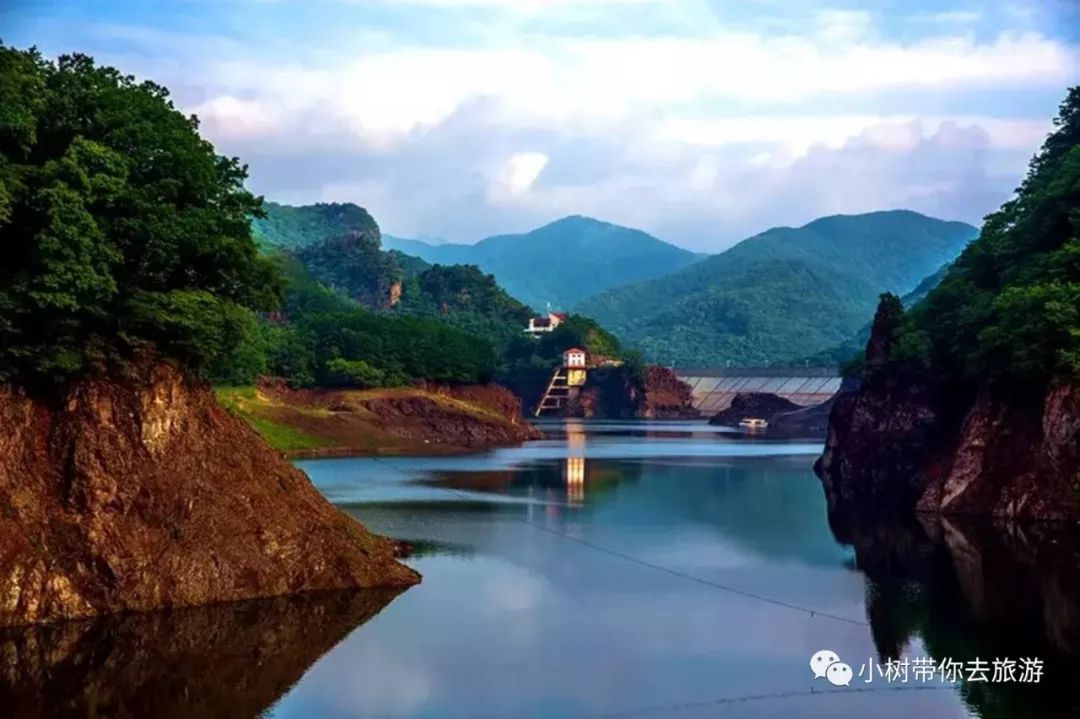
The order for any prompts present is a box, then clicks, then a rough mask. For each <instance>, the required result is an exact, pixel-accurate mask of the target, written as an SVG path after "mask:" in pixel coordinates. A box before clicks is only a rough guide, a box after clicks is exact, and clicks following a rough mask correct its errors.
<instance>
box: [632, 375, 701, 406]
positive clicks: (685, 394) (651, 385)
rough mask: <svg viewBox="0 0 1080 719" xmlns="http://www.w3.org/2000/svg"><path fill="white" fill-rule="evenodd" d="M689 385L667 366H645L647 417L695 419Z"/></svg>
mask: <svg viewBox="0 0 1080 719" xmlns="http://www.w3.org/2000/svg"><path fill="white" fill-rule="evenodd" d="M700 414H701V413H700V412H698V411H697V410H696V409H694V405H693V395H692V391H691V389H690V385H688V384H686V383H685V382H683V381H682V380H681V379H679V375H677V374H675V372H674V370H671V369H668V368H667V367H656V366H649V367H646V368H645V412H644V417H646V418H648V419H696V418H697V417H699V416H700Z"/></svg>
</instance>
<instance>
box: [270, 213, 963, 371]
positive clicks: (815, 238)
mask: <svg viewBox="0 0 1080 719" xmlns="http://www.w3.org/2000/svg"><path fill="white" fill-rule="evenodd" d="M253 224H254V227H255V231H256V236H257V237H258V238H259V240H260V242H261V243H263V244H264V246H268V247H277V248H282V249H285V250H288V251H290V252H293V253H297V254H298V255H300V256H301V257H305V258H306V259H305V261H306V262H307V263H309V264H311V265H312V266H313V268H314V270H315V274H316V275H317V276H319V277H320V278H321V279H322V280H323V281H324V282H328V283H329V284H330V285H331V286H335V287H340V288H342V289H345V290H346V291H347V292H348V294H350V296H354V297H356V298H357V299H360V300H361V301H363V300H364V299H365V298H364V292H363V291H362V288H361V287H360V286H359V285H357V286H355V287H354V286H351V285H354V284H355V281H356V280H357V278H360V277H361V276H362V275H363V276H367V275H368V274H372V275H373V276H377V277H378V278H381V282H380V283H374V282H369V281H367V280H365V281H364V282H362V283H361V284H362V285H363V286H364V287H368V286H369V285H370V291H373V292H375V293H376V295H377V296H378V297H386V289H387V287H385V286H383V285H387V286H388V285H389V284H393V283H395V282H399V281H400V280H401V279H402V277H408V276H419V275H420V274H421V273H422V272H423V271H425V270H426V269H427V267H428V263H430V264H437V265H442V266H444V267H448V266H453V265H476V266H478V267H479V268H481V271H482V272H483V273H490V274H491V275H493V276H494V280H492V281H491V283H492V286H491V287H488V288H487V289H485V291H484V292H485V293H490V292H491V291H493V289H492V288H494V287H495V285H494V284H493V283H494V282H497V283H498V287H500V288H502V289H503V290H505V291H506V292H507V293H508V294H509V295H511V296H512V297H514V298H516V299H517V300H520V301H522V302H525V303H526V304H528V305H531V306H532V307H533V308H534V309H541V308H543V307H545V306H546V305H547V304H548V303H551V305H552V306H553V307H554V308H558V309H569V310H572V311H574V312H576V313H579V314H583V315H586V316H589V317H594V318H595V319H596V320H597V321H599V322H600V323H601V325H603V326H604V327H606V328H608V329H610V330H611V331H613V332H614V333H615V334H616V335H617V336H619V337H620V339H622V340H623V341H624V342H625V344H626V345H628V346H631V347H635V348H637V349H640V350H641V351H642V352H643V353H644V355H645V356H646V358H647V359H649V360H651V361H654V362H661V363H665V364H668V363H672V364H679V365H683V366H689V365H719V364H742V365H764V364H777V363H781V364H782V363H790V362H796V361H797V362H800V363H802V362H804V361H806V358H808V357H809V358H813V361H815V362H819V361H824V362H831V361H832V359H828V358H833V359H835V357H836V356H837V353H838V352H839V353H843V352H846V348H847V347H848V346H849V345H850V344H851V340H852V338H854V337H857V336H858V334H859V332H860V330H862V329H863V328H864V327H865V322H866V317H867V316H868V315H870V314H872V312H873V309H874V307H875V306H876V303H877V298H878V295H879V294H880V293H882V292H886V291H889V292H895V293H896V294H898V295H913V296H914V297H915V298H917V297H919V296H921V295H924V294H925V293H926V291H928V290H929V289H930V288H931V287H933V286H934V285H935V284H936V282H937V280H939V279H940V277H941V274H942V271H943V270H942V268H943V266H944V265H946V264H947V263H949V262H951V261H952V260H954V259H955V258H956V256H957V255H958V254H959V253H960V251H961V250H962V249H963V248H964V246H965V245H966V244H967V243H968V242H969V241H970V240H972V239H974V238H975V236H976V235H977V234H978V230H977V229H976V228H974V227H972V226H971V225H967V224H964V223H962V222H947V221H944V220H938V219H934V218H932V217H927V216H925V215H921V214H918V213H916V212H911V211H907V210H891V211H883V212H871V213H866V214H861V215H837V216H832V217H824V218H821V219H818V220H815V221H813V222H811V223H809V224H807V225H804V226H802V227H776V228H773V229H770V230H767V231H765V232H762V233H761V234H759V235H755V236H754V237H750V238H748V239H746V240H743V241H742V242H739V243H738V244H736V245H735V246H734V247H732V248H730V249H728V250H726V251H725V252H722V253H720V254H717V255H712V256H704V257H703V256H701V255H696V254H694V253H692V252H689V251H687V250H684V249H681V248H678V247H675V246H674V245H670V244H668V243H666V242H663V241H661V240H658V239H656V238H655V237H652V236H650V235H648V234H646V233H644V232H641V231H639V230H634V229H630V228H626V227H620V226H618V225H613V224H610V223H606V222H601V221H599V220H594V219H591V218H587V217H581V216H571V217H566V218H563V219H561V220H557V221H555V222H552V223H550V224H548V225H544V226H543V227H540V228H538V229H536V230H533V231H531V232H527V233H522V234H512V235H498V236H495V237H489V238H487V239H485V240H482V241H480V242H478V243H476V244H475V245H458V244H449V243H447V244H432V243H429V242H425V241H422V240H415V239H407V238H400V237H394V236H388V235H381V234H380V232H379V229H378V225H377V224H376V223H375V221H374V219H372V217H371V216H370V215H369V214H368V213H367V212H366V211H365V210H363V209H362V208H360V207H357V206H356V205H352V204H319V205H310V206H306V207H289V206H287V205H277V204H274V203H267V205H266V217H265V218H260V219H258V220H255V221H254V223H253ZM350 235H351V236H353V239H352V240H342V239H341V238H342V237H344V236H350ZM334 238H337V239H336V242H337V250H334V251H330V248H331V247H333V246H334V245H333V242H334V241H335V239H334ZM361 240H363V242H361ZM364 243H366V245H365V248H361V244H364ZM367 245H370V246H367ZM346 250H347V252H346ZM361 250H362V251H361ZM357 252H360V254H359V255H356V253H357ZM387 255H389V256H390V257H387ZM344 257H350V258H351V259H349V260H348V261H347V262H346V261H345V260H344V259H343V258H344ZM365 258H366V259H365ZM391 258H392V262H391ZM384 264H386V265H387V267H390V265H393V266H394V268H397V269H394V272H389V271H384V270H385V269H386V268H382V266H383V265H384ZM346 266H348V269H347V270H346ZM380 268H382V269H380ZM402 270H403V271H404V272H402ZM341 272H345V273H346V274H347V275H348V278H344V277H337V276H336V275H337V274H340V273H341ZM454 277H455V278H458V276H457V275H454ZM461 277H464V275H462V276H461ZM345 279H349V280H350V282H346V281H345ZM369 279H370V278H369ZM458 279H460V278H458ZM440 282H441V281H440ZM483 282H487V281H485V280H482V275H480V274H478V275H477V276H476V277H470V279H469V280H468V282H466V283H465V284H467V285H469V286H470V288H471V289H473V290H475V289H477V288H478V287H480V285H481V284H483ZM408 285H409V283H408V282H406V287H405V299H406V300H409V299H410V295H416V293H417V288H416V287H413V288H412V292H411V293H410V292H409V289H410V288H409V286H408ZM463 287H464V285H462V286H461V287H459V288H458V289H459V290H463ZM369 299H370V298H369ZM913 301H914V300H913ZM369 304H370V302H369ZM410 304H411V303H410V302H406V305H410ZM496 304H500V305H505V304H506V302H500V303H496ZM512 314H514V315H515V316H517V315H518V314H520V311H519V310H517V311H515V312H514V313H512ZM506 336H509V335H508V331H507V335H506ZM503 341H505V339H504V340H503Z"/></svg>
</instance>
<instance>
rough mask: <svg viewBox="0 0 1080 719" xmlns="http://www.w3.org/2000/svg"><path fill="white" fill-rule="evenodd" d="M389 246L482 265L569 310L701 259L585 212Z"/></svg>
mask: <svg viewBox="0 0 1080 719" xmlns="http://www.w3.org/2000/svg"><path fill="white" fill-rule="evenodd" d="M383 246H384V247H385V248H386V249H389V250H398V251H400V252H403V253H405V254H409V255H414V256H416V257H419V258H421V259H423V260H425V261H427V262H431V263H439V264H443V265H448V264H465V265H477V266H478V267H479V268H480V269H481V270H483V271H484V272H489V273H491V274H493V275H495V277H496V279H498V281H499V284H500V285H502V287H503V288H504V289H505V290H506V291H507V292H509V293H510V294H511V295H513V296H514V297H517V298H518V299H519V300H521V301H522V302H524V303H526V304H528V305H531V306H532V307H534V308H536V309H544V308H545V307H546V306H547V305H548V303H550V304H551V306H552V307H553V308H555V309H569V308H571V307H572V306H574V305H576V304H578V303H579V302H581V301H582V300H584V299H585V298H586V297H589V296H590V295H594V294H596V293H598V292H603V291H605V290H608V289H612V288H615V287H620V286H622V285H627V284H631V283H636V282H642V281H645V280H651V279H655V278H657V277H662V276H664V275H667V274H670V273H672V272H676V271H678V270H681V269H683V268H684V267H687V266H688V265H691V264H693V263H694V262H695V261H697V260H698V259H699V256H698V255H696V254H694V253H693V252H690V251H689V250H684V249H682V248H680V247H676V246H675V245H671V244H668V243H667V242H663V241H661V240H658V239H657V238H655V237H653V236H652V235H649V234H647V233H645V232H642V231H641V230H634V229H631V228H628V227H621V226H619V225H613V224H611V223H608V222H601V221H600V220H594V219H592V218H590V217H581V216H579V215H574V216H571V217H564V218H562V219H561V220H556V221H555V222H552V223H550V224H547V225H544V226H543V227H540V228H537V229H535V230H532V231H531V232H526V233H523V234H516V235H497V236H495V237H488V238H487V239H484V240H481V241H480V242H477V243H476V244H474V245H456V244H443V245H432V244H429V243H426V242H422V241H420V240H409V239H402V238H397V237H393V236H384V237H383Z"/></svg>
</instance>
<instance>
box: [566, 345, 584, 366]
mask: <svg viewBox="0 0 1080 719" xmlns="http://www.w3.org/2000/svg"><path fill="white" fill-rule="evenodd" d="M562 356H563V367H585V366H587V364H588V355H587V354H586V353H585V350H583V349H581V348H580V347H571V348H570V349H568V350H566V351H565V352H563V353H562Z"/></svg>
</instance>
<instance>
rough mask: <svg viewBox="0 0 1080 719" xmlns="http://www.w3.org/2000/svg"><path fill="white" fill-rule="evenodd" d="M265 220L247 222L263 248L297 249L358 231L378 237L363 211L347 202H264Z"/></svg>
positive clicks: (376, 230)
mask: <svg viewBox="0 0 1080 719" xmlns="http://www.w3.org/2000/svg"><path fill="white" fill-rule="evenodd" d="M263 213H264V214H265V217H257V218H255V219H253V220H252V222H251V229H252V233H253V234H254V235H255V239H256V240H257V241H258V242H259V243H260V244H261V245H263V246H264V247H266V246H269V247H280V248H283V249H297V248H301V247H306V246H307V245H310V244H313V243H315V242H319V241H321V240H325V239H326V238H327V237H335V236H339V235H345V234H350V233H354V232H359V233H362V234H365V235H367V236H369V237H375V238H378V237H379V226H378V225H377V224H375V220H374V219H372V217H371V215H369V214H368V212H367V210H365V209H364V208H362V207H357V206H356V205H354V204H352V203H351V202H346V203H338V202H331V203H322V202H320V203H318V204H315V205H303V206H301V207H293V206H291V205H279V204H278V203H276V202H264V203H263Z"/></svg>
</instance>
